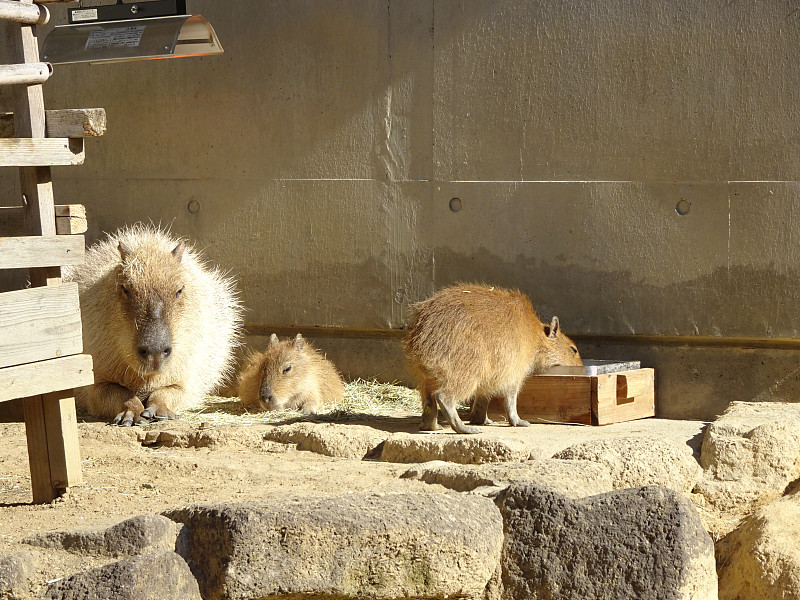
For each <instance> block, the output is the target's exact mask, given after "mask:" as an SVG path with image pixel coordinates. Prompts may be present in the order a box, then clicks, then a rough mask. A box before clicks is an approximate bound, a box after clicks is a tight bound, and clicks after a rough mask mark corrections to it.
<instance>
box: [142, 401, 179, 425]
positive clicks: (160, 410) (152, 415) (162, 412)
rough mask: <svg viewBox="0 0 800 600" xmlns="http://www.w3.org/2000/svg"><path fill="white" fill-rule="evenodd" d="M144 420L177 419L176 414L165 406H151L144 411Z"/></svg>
mask: <svg viewBox="0 0 800 600" xmlns="http://www.w3.org/2000/svg"><path fill="white" fill-rule="evenodd" d="M142 418H143V419H147V420H150V421H171V420H172V419H174V418H175V413H174V412H172V411H171V410H169V409H167V408H165V407H163V406H159V405H157V404H151V405H150V406H148V407H147V408H145V409H144V410H143V411H142Z"/></svg>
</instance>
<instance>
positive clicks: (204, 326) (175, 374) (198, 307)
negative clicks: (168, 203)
mask: <svg viewBox="0 0 800 600" xmlns="http://www.w3.org/2000/svg"><path fill="white" fill-rule="evenodd" d="M65 279H68V280H72V281H77V282H78V289H79V294H80V304H81V313H82V320H83V344H84V349H85V351H86V352H88V353H89V354H91V355H92V359H93V362H94V377H95V383H94V385H91V386H88V387H85V388H80V389H78V390H76V395H75V397H76V401H77V404H78V406H81V407H83V408H85V409H86V410H87V411H88V412H89V413H91V414H93V415H96V416H99V417H109V418H113V419H114V422H115V423H118V424H120V425H124V426H129V425H132V424H134V423H142V422H146V421H147V420H149V419H168V418H173V417H174V413H175V411H177V410H178V409H180V408H187V407H190V406H192V405H193V404H195V403H196V402H197V401H198V400H200V399H201V398H202V397H203V396H205V395H208V394H209V393H211V392H212V391H213V390H214V389H215V388H216V387H217V386H218V385H219V384H220V383H221V382H222V380H223V379H224V377H226V376H227V375H229V374H230V371H231V369H232V368H233V358H234V357H233V351H234V349H235V347H236V346H237V345H238V344H239V343H240V338H241V320H242V316H241V313H242V309H241V306H240V303H239V300H238V298H237V295H236V291H235V288H234V282H233V280H232V279H230V278H228V277H227V276H225V275H223V274H222V273H220V271H219V270H217V269H216V268H211V267H208V266H207V265H206V264H205V262H204V261H203V259H202V258H201V257H200V255H199V254H198V253H196V252H195V251H194V250H193V249H192V248H191V247H190V246H188V245H187V244H186V243H184V242H183V241H181V240H178V239H175V238H173V237H172V236H171V235H170V234H169V232H167V231H164V230H161V229H160V228H158V227H155V226H153V225H142V224H137V225H133V226H130V227H125V228H123V229H120V230H119V231H117V232H116V233H114V234H111V235H108V236H107V239H105V240H103V241H100V242H98V243H96V244H94V245H93V246H91V247H90V248H89V249H88V250H87V251H86V259H85V261H84V263H83V264H82V265H79V266H76V267H72V268H70V269H68V270H66V271H65Z"/></svg>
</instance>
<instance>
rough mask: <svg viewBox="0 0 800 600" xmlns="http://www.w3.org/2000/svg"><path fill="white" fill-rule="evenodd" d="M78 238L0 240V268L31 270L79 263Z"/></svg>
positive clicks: (81, 242)
mask: <svg viewBox="0 0 800 600" xmlns="http://www.w3.org/2000/svg"><path fill="white" fill-rule="evenodd" d="M84 251H85V250H84V238H83V236H82V235H54V236H50V237H39V236H26V237H7V238H0V269H32V268H38V267H59V266H64V265H78V264H80V263H82V262H83V255H84Z"/></svg>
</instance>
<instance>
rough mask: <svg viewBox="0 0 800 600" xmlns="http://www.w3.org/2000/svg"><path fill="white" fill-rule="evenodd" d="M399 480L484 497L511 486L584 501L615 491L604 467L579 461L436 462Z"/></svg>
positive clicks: (407, 472) (404, 475) (407, 473)
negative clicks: (540, 489)
mask: <svg viewBox="0 0 800 600" xmlns="http://www.w3.org/2000/svg"><path fill="white" fill-rule="evenodd" d="M400 477H402V478H406V479H419V480H421V481H424V482H425V483H431V484H437V483H438V484H439V485H443V486H444V487H446V488H450V489H452V490H455V491H457V492H470V491H473V490H477V491H479V492H480V493H484V494H486V495H495V494H497V493H498V492H500V490H502V489H503V488H506V487H508V486H509V485H511V484H512V483H532V484H535V485H538V486H540V487H544V488H548V489H550V490H553V491H554V492H558V493H559V494H563V495H565V496H567V497H569V498H583V497H585V496H593V495H595V494H602V493H605V492H610V491H611V490H613V489H614V488H613V486H612V481H611V474H610V473H609V471H608V469H607V468H606V467H605V466H603V465H600V464H597V463H591V462H587V461H582V460H555V459H542V460H527V461H524V462H507V463H490V464H484V465H460V464H454V463H448V462H444V461H439V460H435V461H431V462H427V463H422V464H420V465H414V466H413V467H411V468H410V469H408V471H406V472H405V473H403V474H402V475H401V476H400Z"/></svg>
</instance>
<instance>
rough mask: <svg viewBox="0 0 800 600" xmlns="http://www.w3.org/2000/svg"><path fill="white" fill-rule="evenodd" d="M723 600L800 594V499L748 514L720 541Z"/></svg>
mask: <svg viewBox="0 0 800 600" xmlns="http://www.w3.org/2000/svg"><path fill="white" fill-rule="evenodd" d="M717 564H718V567H719V570H718V573H719V597H720V600H750V599H755V598H758V600H797V599H798V598H800V497H798V496H797V495H795V494H793V495H789V496H786V497H784V498H781V499H779V500H776V501H774V502H772V503H771V504H768V505H766V506H764V507H762V508H760V509H758V510H757V511H756V512H755V513H753V514H752V515H750V516H749V517H748V518H747V519H745V520H744V521H743V522H742V524H741V525H740V526H739V527H738V528H737V529H735V530H734V531H732V532H731V533H729V534H728V535H727V536H725V537H724V538H723V539H722V540H720V542H718V544H717Z"/></svg>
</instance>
